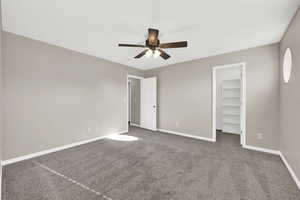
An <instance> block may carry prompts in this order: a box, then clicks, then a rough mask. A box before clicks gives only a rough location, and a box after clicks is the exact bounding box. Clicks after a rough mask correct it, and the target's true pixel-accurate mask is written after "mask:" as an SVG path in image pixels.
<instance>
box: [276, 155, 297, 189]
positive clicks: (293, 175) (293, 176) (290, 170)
mask: <svg viewBox="0 0 300 200" xmlns="http://www.w3.org/2000/svg"><path fill="white" fill-rule="evenodd" d="M279 155H280V158H281V159H282V161H283V163H284V164H285V166H286V168H287V169H288V170H289V172H290V174H291V176H292V178H293V179H294V181H295V183H296V185H297V186H298V188H299V190H300V180H299V179H298V177H297V176H296V173H295V172H294V171H293V169H292V167H291V166H290V165H289V163H288V162H287V160H286V159H285V157H284V155H283V154H282V153H281V152H280V153H279Z"/></svg>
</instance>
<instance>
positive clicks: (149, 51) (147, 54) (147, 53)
mask: <svg viewBox="0 0 300 200" xmlns="http://www.w3.org/2000/svg"><path fill="white" fill-rule="evenodd" d="M152 54H153V53H152V50H151V49H148V51H147V52H146V54H145V56H146V57H147V58H150V57H151V56H152Z"/></svg>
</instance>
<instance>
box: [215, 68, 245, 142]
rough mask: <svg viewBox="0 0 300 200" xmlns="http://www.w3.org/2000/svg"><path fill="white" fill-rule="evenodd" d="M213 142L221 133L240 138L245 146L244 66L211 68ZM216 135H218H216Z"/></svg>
mask: <svg viewBox="0 0 300 200" xmlns="http://www.w3.org/2000/svg"><path fill="white" fill-rule="evenodd" d="M212 109H213V119H212V121H213V125H212V127H213V128H212V130H213V140H214V141H217V135H218V134H223V133H230V134H235V135H238V136H239V137H240V139H239V143H240V145H242V146H244V145H245V144H246V64H245V63H237V64H232V65H224V66H216V67H214V68H213V108H212ZM217 133H218V134H217Z"/></svg>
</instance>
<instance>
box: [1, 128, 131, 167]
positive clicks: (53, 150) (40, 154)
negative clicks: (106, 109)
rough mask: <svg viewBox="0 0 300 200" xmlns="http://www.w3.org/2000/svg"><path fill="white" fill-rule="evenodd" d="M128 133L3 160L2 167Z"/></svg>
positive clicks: (101, 137) (121, 132)
mask: <svg viewBox="0 0 300 200" xmlns="http://www.w3.org/2000/svg"><path fill="white" fill-rule="evenodd" d="M127 132H128V131H120V132H116V133H113V134H108V135H105V136H100V137H97V138H93V139H89V140H84V141H80V142H75V143H72V144H67V145H64V146H60V147H56V148H52V149H47V150H44V151H40V152H36V153H32V154H28V155H24V156H20V157H16V158H12V159H8V160H3V161H1V165H2V166H5V165H9V164H12V163H16V162H20V161H23V160H28V159H30V158H35V157H38V156H42V155H46V154H49V153H54V152H57V151H61V150H64V149H68V148H72V147H76V146H80V145H83V144H87V143H91V142H95V141H97V140H101V139H104V138H105V137H107V136H110V135H118V134H123V133H127Z"/></svg>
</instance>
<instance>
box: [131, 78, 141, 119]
mask: <svg viewBox="0 0 300 200" xmlns="http://www.w3.org/2000/svg"><path fill="white" fill-rule="evenodd" d="M130 81H131V106H130V107H131V123H133V124H137V125H140V108H141V92H140V91H141V81H140V80H139V79H130Z"/></svg>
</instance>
